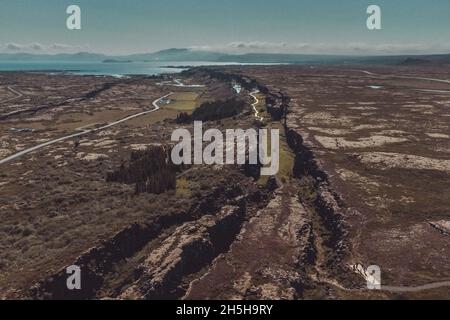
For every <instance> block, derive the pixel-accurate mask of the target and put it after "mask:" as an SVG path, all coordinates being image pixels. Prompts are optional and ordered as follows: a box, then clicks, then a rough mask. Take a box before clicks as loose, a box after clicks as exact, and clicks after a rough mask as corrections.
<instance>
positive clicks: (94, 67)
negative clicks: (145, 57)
mask: <svg viewBox="0 0 450 320" xmlns="http://www.w3.org/2000/svg"><path fill="white" fill-rule="evenodd" d="M230 64H233V63H217V62H205V61H198V62H192V61H189V62H170V61H169V62H168V61H164V62H130V63H122V62H114V63H103V62H73V61H70V62H64V61H0V71H47V72H68V73H72V74H79V75H109V76H123V75H131V74H141V75H142V74H145V75H155V74H161V73H178V72H181V71H182V70H184V69H183V68H181V67H182V66H201V65H230ZM167 66H175V67H178V68H167Z"/></svg>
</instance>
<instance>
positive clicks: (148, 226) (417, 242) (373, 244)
mask: <svg viewBox="0 0 450 320" xmlns="http://www.w3.org/2000/svg"><path fill="white" fill-rule="evenodd" d="M449 72H450V71H449V70H445V69H433V68H432V67H428V68H425V67H423V68H422V69H421V67H406V66H403V67H370V69H369V67H360V68H356V67H355V66H352V69H348V68H347V67H345V66H336V67H330V66H327V67H320V66H248V67H243V66H239V67H211V68H194V69H191V70H189V71H187V72H184V73H183V74H182V75H180V77H179V78H180V79H182V81H183V83H185V84H186V85H185V86H181V85H180V82H179V81H180V80H177V81H178V82H177V81H174V78H172V77H170V76H164V77H161V78H149V77H131V78H127V79H114V78H108V77H101V78H99V77H83V81H77V79H79V78H78V77H76V76H68V75H64V76H62V75H55V76H50V75H45V74H24V73H2V74H0V102H1V110H0V119H1V120H0V135H1V137H2V140H1V143H2V144H1V145H0V147H1V150H0V153H3V154H2V156H1V157H0V159H2V158H5V157H7V156H9V155H11V154H14V152H17V151H20V150H23V149H24V148H28V147H30V146H33V145H35V144H36V143H37V142H40V141H48V140H49V139H54V138H57V137H60V136H63V135H67V134H70V133H72V132H77V130H80V128H82V129H81V130H83V128H95V126H101V125H104V124H105V123H110V122H112V121H116V120H118V119H121V118H123V117H127V116H129V115H131V114H135V113H137V112H142V111H145V110H149V109H150V108H151V105H152V101H155V100H156V99H158V98H159V97H162V96H166V95H169V94H170V96H168V97H167V98H165V99H164V100H161V101H159V102H158V105H159V107H160V109H159V110H157V111H155V112H152V113H149V114H145V115H143V116H140V117H136V118H134V119H132V120H130V121H127V122H123V123H120V124H118V125H117V126H113V127H110V128H107V129H105V130H99V131H94V132H89V133H87V134H85V135H81V136H80V137H76V138H72V139H67V140H64V141H61V142H58V143H57V144H53V145H51V146H47V147H45V148H42V149H40V150H37V151H35V152H31V153H28V154H26V155H23V156H22V157H20V158H17V159H15V160H14V161H10V162H8V163H5V164H1V165H0V166H1V167H0V168H1V173H0V192H1V194H2V199H1V200H0V217H1V220H2V224H1V229H0V234H1V237H0V248H1V251H0V297H2V298H33V299H217V298H222V299H349V298H352V299H354V298H357V299H367V298H418V297H419V298H447V299H448V298H449V296H448V286H439V287H436V288H432V289H424V290H411V291H406V292H405V291H401V290H400V291H399V290H397V289H398V288H399V287H402V288H405V287H407V288H414V287H415V286H421V285H424V284H427V283H437V282H443V281H449V280H450V270H449V265H450V264H449V260H450V256H449V252H450V250H449V246H450V243H449V233H450V230H449V227H448V223H449V219H450V218H449V208H450V202H449V199H450V194H449V190H450V169H449V161H450V160H449V159H450V154H449V153H450V136H449V132H450V130H449V129H450V128H449V123H450V122H449V116H450V109H449V107H450V104H449V102H450V96H449V94H450V83H448V82H449V81H448V80H446V79H448V78H449V77H448V75H449ZM56 77H60V78H56ZM55 79H57V80H55ZM175 80H176V79H175ZM189 84H196V86H192V87H189ZM198 84H201V85H200V86H199V85H198ZM236 85H239V86H240V87H241V88H242V90H240V91H239V90H234V89H233V88H234V87H236ZM68 88H73V90H72V91H70V90H69V91H70V94H67V93H66V91H67V89H68ZM255 90H257V91H255ZM229 99H238V101H240V102H241V103H243V106H244V107H243V110H242V111H241V112H240V113H239V114H237V115H233V116H228V117H225V118H222V119H214V120H209V121H206V122H205V126H206V127H211V128H212V127H213V128H218V129H220V130H222V131H224V130H225V129H227V128H242V129H247V128H261V127H262V128H277V129H280V131H281V132H280V139H281V140H280V170H279V172H278V174H277V175H275V176H272V177H264V176H259V174H254V172H253V171H254V170H255V168H252V169H251V170H249V168H248V167H246V166H245V165H244V166H239V165H222V166H220V165H214V166H208V165H194V166H190V167H183V168H180V169H179V170H178V171H177V172H176V186H175V189H173V188H172V185H171V187H170V188H169V190H167V188H164V189H163V190H160V191H159V192H161V193H160V194H155V193H151V192H138V193H137V192H136V190H135V187H134V186H133V185H132V184H126V183H124V182H125V180H127V179H128V178H126V177H128V173H130V175H129V177H130V178H132V180H133V183H134V182H135V181H136V180H138V181H139V172H141V171H142V170H146V169H145V168H146V166H145V164H143V163H140V164H139V166H133V165H132V162H131V164H126V165H125V164H124V163H126V161H128V160H129V159H130V156H131V157H132V158H133V153H136V150H147V149H151V146H160V145H161V146H168V145H170V144H171V142H170V134H171V132H172V131H173V130H174V129H175V128H180V127H182V128H186V129H188V130H192V123H190V122H189V118H190V115H191V114H192V112H194V109H195V108H197V107H199V106H200V105H201V104H202V103H203V102H207V101H209V102H217V101H220V100H222V101H225V100H229ZM255 99H256V100H257V101H256V102H255ZM212 105H215V103H212ZM197 110H198V109H197ZM255 110H256V112H255ZM180 113H186V114H187V115H188V116H187V117H184V118H185V119H187V121H186V122H183V123H177V122H178V121H176V119H177V118H178V119H179V114H180ZM225 114H226V113H225ZM149 147H150V148H149ZM144 152H145V151H144ZM132 158H131V159H132ZM114 172H115V173H116V175H117V176H120V177H121V179H107V177H108V175H109V176H110V177H111V173H114ZM119 173H120V174H119ZM131 173H132V174H131ZM174 174H175V173H174ZM146 177H152V176H151V175H148V176H146ZM158 179H161V178H160V177H158ZM147 181H148V180H147ZM146 190H147V188H146ZM152 190H153V189H152ZM159 192H158V193H159ZM411 248H413V249H414V250H411ZM73 264H75V265H77V266H79V267H80V268H81V270H82V281H83V287H82V290H75V291H70V290H68V289H67V288H66V278H67V274H66V269H65V268H66V266H69V265H73ZM373 264H375V265H378V266H380V268H381V271H382V278H381V279H382V284H383V285H384V286H389V287H390V288H388V287H386V288H382V290H375V291H374V290H368V289H367V287H366V279H365V276H366V275H365V274H364V272H361V270H364V268H365V267H367V266H369V265H373ZM359 265H361V266H363V267H364V268H363V269H361V268H359V267H358V266H359ZM395 288H397V289H395Z"/></svg>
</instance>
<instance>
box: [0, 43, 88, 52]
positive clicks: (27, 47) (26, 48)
mask: <svg viewBox="0 0 450 320" xmlns="http://www.w3.org/2000/svg"><path fill="white" fill-rule="evenodd" d="M88 47H89V46H88V45H82V46H79V45H70V44H63V43H53V44H49V45H44V44H41V43H38V42H34V43H28V44H19V43H13V42H11V43H6V44H4V45H1V44H0V51H4V52H26V53H36V52H41V53H58V52H75V51H80V50H83V49H87V48H88Z"/></svg>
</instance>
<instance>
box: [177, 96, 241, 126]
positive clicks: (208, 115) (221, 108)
mask: <svg viewBox="0 0 450 320" xmlns="http://www.w3.org/2000/svg"><path fill="white" fill-rule="evenodd" d="M245 106H246V103H245V101H242V100H237V99H228V100H225V101H223V100H217V101H213V102H204V103H202V104H201V105H200V107H198V108H196V109H195V110H194V112H193V113H192V115H188V114H187V113H185V112H182V113H180V114H179V115H178V116H177V119H176V122H177V123H188V122H191V121H194V120H199V121H210V120H220V119H224V118H229V117H232V116H235V115H238V114H239V113H241V112H242V110H244V108H245Z"/></svg>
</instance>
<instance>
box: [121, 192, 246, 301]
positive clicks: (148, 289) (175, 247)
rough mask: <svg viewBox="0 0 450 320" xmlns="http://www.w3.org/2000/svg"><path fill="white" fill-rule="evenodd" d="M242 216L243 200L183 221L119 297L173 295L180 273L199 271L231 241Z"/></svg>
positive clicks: (151, 297)
mask: <svg viewBox="0 0 450 320" xmlns="http://www.w3.org/2000/svg"><path fill="white" fill-rule="evenodd" d="M244 217H245V201H244V199H243V198H241V199H240V200H239V204H238V205H237V206H226V207H224V208H223V209H222V210H221V211H220V212H219V213H218V214H217V215H205V216H203V217H201V218H200V219H199V220H197V221H192V222H187V223H185V224H182V225H181V226H179V227H178V228H176V230H175V231H174V232H173V233H172V234H171V235H170V236H169V237H168V238H167V239H165V240H164V241H163V242H162V244H161V245H160V246H159V248H158V249H156V250H154V251H153V252H152V253H151V255H150V256H149V257H148V258H147V259H146V260H145V262H144V263H143V264H142V265H141V266H140V267H139V269H140V270H139V273H141V274H142V276H141V277H140V278H139V280H138V281H137V282H136V283H135V284H133V285H132V286H131V287H130V288H128V289H127V290H126V291H125V292H124V293H123V294H121V295H120V296H119V298H121V299H142V298H143V299H173V298H178V297H179V296H181V295H182V293H183V290H182V289H181V288H180V287H179V285H180V283H181V281H182V279H183V277H185V276H187V275H190V274H192V273H195V272H198V271H199V270H200V269H201V268H203V267H204V266H207V265H208V264H209V263H210V262H211V261H212V260H213V259H214V258H215V257H216V256H218V255H219V254H220V253H222V252H224V251H226V250H227V249H228V247H229V246H230V244H231V243H232V242H233V240H234V238H235V236H236V234H237V233H238V232H239V230H240V226H241V224H242V222H243V220H244Z"/></svg>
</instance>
